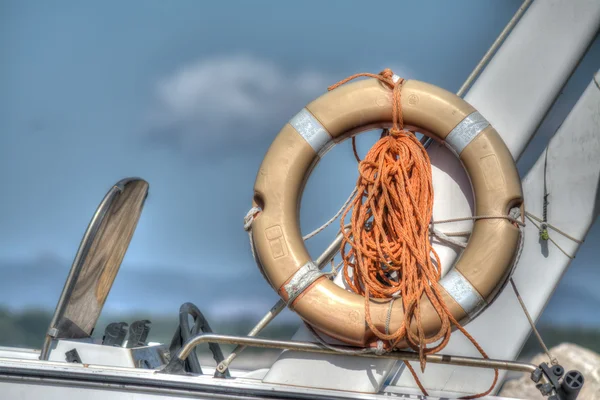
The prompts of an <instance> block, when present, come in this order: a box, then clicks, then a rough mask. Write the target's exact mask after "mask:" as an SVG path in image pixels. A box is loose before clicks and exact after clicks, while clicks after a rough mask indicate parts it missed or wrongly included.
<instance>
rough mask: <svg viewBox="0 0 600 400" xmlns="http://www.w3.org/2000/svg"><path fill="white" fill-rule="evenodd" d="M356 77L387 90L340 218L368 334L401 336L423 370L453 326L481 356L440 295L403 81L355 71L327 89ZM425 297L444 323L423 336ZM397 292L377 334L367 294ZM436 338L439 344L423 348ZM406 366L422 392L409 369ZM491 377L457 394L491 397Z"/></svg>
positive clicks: (428, 205)
mask: <svg viewBox="0 0 600 400" xmlns="http://www.w3.org/2000/svg"><path fill="white" fill-rule="evenodd" d="M361 76H366V77H371V78H376V79H378V80H380V81H381V82H382V83H383V84H385V85H386V86H388V87H389V88H390V89H391V90H392V95H393V109H392V128H391V129H390V130H389V132H386V133H387V134H386V133H384V134H383V135H382V137H381V138H380V139H379V140H378V141H377V142H376V143H375V145H373V147H372V148H371V149H370V150H369V152H368V153H367V155H366V157H365V158H364V160H362V161H361V160H360V159H359V157H358V153H357V151H356V146H355V143H354V142H353V150H354V154H355V157H356V159H357V161H359V165H358V171H359V178H358V181H357V183H356V187H357V195H356V197H355V198H354V200H353V201H352V202H351V203H350V204H349V205H348V207H347V208H346V209H345V210H344V214H343V216H342V218H341V228H342V229H341V231H342V232H343V234H344V239H343V242H342V248H341V254H342V259H343V262H344V279H345V281H346V282H347V284H348V285H349V286H350V288H351V289H352V290H353V291H354V292H356V293H358V294H361V295H363V296H364V298H365V318H366V322H367V324H368V326H369V328H370V329H371V331H372V332H373V333H374V334H375V335H376V336H377V337H378V338H379V339H380V340H385V341H388V342H389V344H388V347H387V348H388V349H389V350H391V349H393V348H394V347H395V346H396V345H398V343H400V342H401V341H402V340H406V343H407V344H408V346H409V347H411V348H412V349H413V350H415V351H418V352H419V358H420V361H421V363H420V364H421V371H424V369H425V356H426V355H427V354H432V353H436V352H438V351H440V350H442V349H443V348H444V347H445V346H446V345H447V344H448V341H449V340H450V334H451V332H452V325H455V326H456V327H457V328H458V329H459V330H460V331H461V332H462V333H463V334H464V335H465V336H466V337H467V338H468V339H469V340H470V341H471V343H473V345H474V346H475V347H476V348H477V350H478V351H479V352H480V353H481V355H482V356H483V357H484V358H488V357H487V354H486V353H485V352H484V351H483V349H482V348H481V346H479V344H478V343H477V341H476V340H475V339H474V338H473V337H472V336H471V335H470V334H469V333H468V332H467V331H466V330H465V329H464V328H463V327H462V326H461V325H460V324H459V322H458V321H457V320H456V319H455V318H454V317H453V316H452V313H451V311H450V310H449V309H448V307H447V306H446V304H444V301H443V298H442V293H443V291H442V289H441V288H440V285H439V283H438V281H439V280H440V278H441V266H440V259H439V257H438V255H437V253H436V252H435V250H434V249H433V247H432V245H431V243H430V240H429V222H430V221H431V217H432V213H433V185H432V180H431V162H430V160H429V156H428V154H427V151H426V150H425V148H424V147H423V145H422V144H421V143H420V142H419V140H418V139H417V138H416V137H415V135H414V134H413V133H412V132H409V131H406V130H404V122H403V119H402V104H401V87H402V84H403V83H404V80H403V79H399V80H398V81H397V82H393V80H392V76H393V73H392V71H391V70H389V69H386V70H384V71H382V72H381V73H380V74H378V75H375V74H369V73H363V74H356V75H353V76H351V77H349V78H346V79H344V80H342V81H340V82H338V83H337V84H335V85H333V86H331V87H330V88H329V90H333V89H335V88H337V87H338V86H340V85H343V84H344V83H346V82H349V81H351V80H353V79H355V78H358V77H361ZM350 212H351V216H350V222H351V225H352V228H351V230H350V231H349V232H346V230H345V229H344V223H345V220H346V217H347V215H348V214H349V213H350ZM347 246H348V247H349V249H346V247H347ZM350 270H352V276H351V275H350ZM423 295H425V296H427V298H428V299H429V300H430V302H431V304H432V305H433V308H434V309H435V311H436V313H437V314H438V316H439V318H440V320H441V322H442V323H441V327H440V329H439V331H438V332H437V333H435V334H434V335H433V336H429V337H426V336H425V331H424V329H423V326H422V321H421V318H422V316H421V299H422V297H423ZM395 297H400V299H401V301H402V305H403V308H404V320H403V321H402V324H401V325H400V327H399V328H398V329H397V330H396V331H395V332H392V333H389V332H381V331H380V330H379V329H378V328H377V327H376V326H375V324H374V323H373V321H372V319H371V313H370V307H369V303H370V301H369V299H370V298H378V299H390V300H392V299H393V298H395ZM411 322H415V323H416V333H415V332H414V331H413V330H412V329H410V326H411ZM386 328H387V327H386ZM386 330H387V329H386ZM440 339H441V341H440V343H439V344H437V345H432V347H428V345H430V344H432V343H434V342H437V341H438V340H440ZM407 364H408V363H407ZM407 366H408V367H409V370H410V371H411V373H412V374H413V376H414V377H415V379H416V380H417V383H418V385H419V387H420V388H421V390H422V391H423V393H424V394H425V395H427V392H426V391H425V389H424V388H423V387H422V385H421V383H420V382H419V380H418V378H417V376H416V373H415V372H414V370H413V369H412V367H410V366H409V365H407ZM497 380H498V371H497V370H496V371H495V376H494V382H493V383H492V386H491V387H490V389H489V390H487V391H486V392H485V393H481V394H478V395H473V396H467V397H463V398H465V399H474V398H478V397H482V396H485V395H487V394H489V393H490V392H491V391H492V389H493V387H494V386H495V385H496V382H497Z"/></svg>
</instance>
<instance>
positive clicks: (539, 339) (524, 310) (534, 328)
mask: <svg viewBox="0 0 600 400" xmlns="http://www.w3.org/2000/svg"><path fill="white" fill-rule="evenodd" d="M510 284H511V285H512V288H513V290H514V292H515V296H517V300H519V304H521V308H522V309H523V312H524V313H525V316H526V317H527V320H528V321H529V325H531V329H532V330H533V333H534V334H535V336H536V338H537V340H538V342H539V344H540V346H542V348H543V349H544V352H545V353H546V355H547V356H548V358H549V359H550V363H551V364H552V365H557V364H558V359H557V358H556V357H554V356H553V355H552V353H550V350H548V347H547V346H546V343H544V339H542V335H540V333H539V332H538V330H537V328H536V327H535V322H533V319H532V318H531V315H530V314H529V311H528V310H527V307H526V306H525V302H524V301H523V298H522V297H521V294H520V293H519V291H518V290H517V285H516V284H515V281H514V280H513V278H512V277H511V278H510Z"/></svg>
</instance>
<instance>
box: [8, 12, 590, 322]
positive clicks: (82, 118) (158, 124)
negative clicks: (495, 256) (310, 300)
mask: <svg viewBox="0 0 600 400" xmlns="http://www.w3.org/2000/svg"><path fill="white" fill-rule="evenodd" d="M519 5H520V1H513V0H510V1H509V0H506V1H503V2H498V1H493V0H485V1H477V2H473V1H466V0H463V1H455V2H452V3H451V2H445V1H441V0H439V1H422V2H408V1H405V2H398V1H383V2H378V5H377V7H374V6H372V5H371V6H369V5H368V3H366V2H357V1H341V0H340V1H327V2H321V1H302V2H276V1H252V2H247V1H220V2H207V1H206V2H204V1H192V0H190V1H182V0H179V1H171V2H165V1H151V0H146V1H142V0H138V1H127V2H118V1H114V0H110V1H103V2H91V1H74V0H73V1H67V0H61V1H54V2H46V1H41V0H39V1H32V0H29V1H3V2H1V3H0V60H2V61H1V62H0V87H1V88H2V90H1V91H0V184H1V185H2V187H3V188H4V189H3V191H2V196H1V206H2V207H0V269H2V270H3V271H4V272H2V273H3V274H4V276H5V280H6V281H8V277H12V280H11V281H10V282H11V283H10V284H8V283H6V284H5V285H3V286H4V288H3V290H2V291H0V302H1V303H4V304H7V305H12V306H15V307H18V306H22V305H38V306H45V307H52V306H53V305H54V302H55V301H56V299H57V298H58V295H59V293H60V290H61V289H62V282H63V281H64V278H65V277H66V274H67V271H68V268H69V266H70V262H71V261H72V258H73V256H74V255H75V252H76V250H77V247H78V245H79V241H80V239H81V235H82V234H83V232H84V230H85V228H86V226H87V223H88V222H89V219H90V217H91V216H92V214H93V212H94V210H95V208H96V206H97V205H98V203H99V202H100V200H101V198H102V197H103V195H104V194H105V192H106V191H107V190H108V188H109V187H110V186H111V185H112V184H113V183H114V182H116V181H118V180H119V179H121V178H123V177H126V176H140V177H143V178H144V179H146V180H147V181H148V182H149V183H150V196H149V198H148V200H147V202H146V206H145V209H144V213H143V215H142V218H141V220H140V223H139V225H138V229H137V231H136V234H135V236H134V239H133V241H132V243H131V246H130V248H129V251H128V253H127V256H126V258H125V261H124V264H123V268H122V270H121V274H120V275H119V277H117V282H116V283H115V286H114V289H113V293H112V294H111V296H110V297H109V301H108V303H107V308H108V309H110V310H128V309H130V308H141V307H143V305H144V302H147V303H146V304H152V306H153V307H156V309H159V310H160V311H161V312H162V311H164V312H170V311H171V310H172V312H175V310H176V309H177V307H178V304H179V303H181V302H184V301H192V302H196V303H198V304H199V305H200V306H203V305H205V304H203V303H206V302H208V301H210V299H212V298H214V296H216V295H222V293H223V291H224V290H226V287H227V284H228V281H235V284H234V285H233V286H234V287H236V290H235V293H233V294H232V296H230V297H231V299H232V300H231V302H230V303H227V304H226V305H225V306H223V308H224V309H227V310H231V312H234V311H235V310H236V309H239V304H240V303H239V299H240V298H241V296H246V298H248V301H247V302H246V303H245V304H246V307H247V308H252V309H253V310H258V312H261V311H262V310H261V307H265V308H268V306H269V303H271V302H272V301H274V300H276V298H277V297H276V295H275V293H273V292H272V290H271V289H270V288H269V287H268V286H267V285H266V284H265V283H264V282H263V281H262V277H261V276H260V273H259V272H258V271H257V269H256V267H255V266H254V264H253V262H252V258H251V255H250V252H249V247H248V244H247V236H246V234H245V232H244V231H243V230H242V217H243V216H244V214H245V213H246V211H247V209H248V207H249V204H250V200H251V195H252V186H253V182H254V178H255V175H256V171H257V169H258V166H259V164H260V161H261V159H262V157H263V155H264V153H265V151H266V149H267V147H268V146H269V144H270V142H271V141H272V139H273V137H274V135H275V134H276V133H277V132H278V131H279V129H280V128H281V127H282V126H283V124H284V123H285V122H286V121H287V120H288V119H289V118H290V116H292V115H293V114H294V113H295V112H296V111H297V110H298V109H300V108H301V107H302V106H303V105H304V104H305V103H307V102H308V101H309V100H310V99H312V98H314V97H316V96H318V95H319V94H321V93H322V92H324V91H325V89H326V86H327V85H329V84H331V83H334V82H336V81H337V80H340V79H342V78H344V77H346V76H348V75H350V74H353V73H356V72H362V71H370V72H378V71H380V70H381V69H383V68H384V67H391V68H393V69H394V70H395V71H396V72H397V73H398V74H400V75H402V76H404V77H408V78H416V79H420V80H424V81H429V82H431V83H434V84H436V85H439V86H442V87H444V88H446V89H448V90H451V91H456V90H457V89H458V88H459V87H460V85H461V83H462V82H463V81H464V79H465V78H466V77H467V76H468V74H469V73H470V71H471V70H472V68H473V67H474V65H475V64H476V63H477V62H478V60H479V59H480V58H481V56H482V55H483V54H484V53H485V51H486V50H487V48H488V47H489V45H490V44H491V43H492V42H493V40H494V39H495V37H496V36H497V35H498V33H499V32H500V31H501V29H502V28H503V27H504V25H505V24H506V23H507V22H508V20H509V19H510V17H511V16H512V14H513V13H514V12H515V11H516V9H517V8H518V7H519ZM392 20H393V21H394V22H393V23H392V22H391V21H392ZM599 59H600V45H598V44H596V45H594V46H593V47H592V49H591V50H590V54H589V55H588V57H587V58H586V61H584V62H583V63H582V65H581V66H580V68H579V71H578V73H577V74H576V75H575V76H574V77H573V79H572V80H571V81H572V82H571V83H570V84H569V86H568V88H567V89H568V90H566V91H565V94H564V96H563V97H562V98H561V100H560V102H559V103H558V104H557V106H556V112H555V113H554V114H552V117H551V118H549V119H548V121H546V123H545V124H544V125H543V126H542V127H541V128H540V133H539V135H538V138H536V139H535V140H534V141H533V142H532V145H531V146H530V149H528V154H527V155H526V156H524V157H523V158H522V160H521V162H520V167H521V170H522V172H525V171H526V170H527V168H528V167H529V166H530V165H531V163H532V162H533V161H534V160H535V158H536V157H537V155H538V154H539V152H540V151H541V149H542V148H543V147H544V145H545V141H547V140H548V138H549V137H550V135H551V134H552V132H553V130H554V129H555V128H556V127H557V126H558V124H560V121H561V120H562V117H564V113H565V112H566V110H568V109H569V108H570V105H572V104H573V103H574V101H576V99H577V98H578V96H579V94H580V93H581V91H582V90H583V88H584V87H585V85H587V83H588V82H589V80H590V78H591V74H592V73H593V72H594V71H595V70H596V69H597V66H598V61H599ZM561 116H562V117H561ZM368 143H369V141H368V140H367V141H363V142H362V147H361V148H363V150H365V151H366V149H367V147H368ZM355 177H356V165H355V162H354V160H353V157H352V155H351V152H350V151H349V145H348V144H345V145H343V146H338V147H337V148H336V149H334V151H332V152H331V153H329V154H328V156H327V157H326V158H325V159H324V161H323V162H322V163H321V164H320V165H319V166H318V168H317V170H316V172H315V174H314V175H313V177H312V178H311V180H310V182H309V184H308V187H307V190H306V192H305V197H304V199H303V203H302V206H303V209H304V210H309V211H305V212H304V213H303V215H302V227H303V230H304V231H305V232H308V231H309V230H312V229H313V228H315V227H317V226H319V225H320V223H321V222H322V221H324V220H326V219H327V218H328V217H329V216H330V215H331V214H332V213H333V212H334V211H335V210H336V209H337V208H338V207H339V206H340V204H341V203H342V202H343V200H344V199H345V198H346V196H347V193H349V191H350V190H351V188H352V185H353V184H354V182H355ZM333 234H334V232H333V230H328V231H326V233H325V234H324V237H323V238H321V239H315V240H314V242H312V243H310V249H312V250H313V251H314V252H316V251H318V249H319V248H322V247H323V246H324V245H325V243H326V242H327V239H330V238H331V237H332V235H333ZM599 237H600V234H599V232H598V228H596V229H595V230H594V232H593V233H592V235H591V236H590V237H589V239H588V244H586V245H584V247H583V248H582V250H581V251H580V253H579V255H578V258H577V260H576V261H575V262H574V263H573V265H572V268H571V270H570V271H569V273H568V274H567V276H566V278H565V281H564V282H563V284H561V288H559V292H558V294H557V296H559V295H560V290H567V291H569V293H579V292H581V290H579V289H580V288H578V287H577V286H575V287H573V285H574V283H573V282H576V281H580V278H581V277H582V276H589V274H594V273H595V272H594V271H593V270H592V269H591V268H590V266H591V262H592V260H595V259H597V257H598V255H599V254H598V250H597V249H593V248H592V246H590V245H589V242H590V241H591V242H593V241H596V242H597V241H598V238H599ZM586 274H588V275H586ZM594 276H595V277H598V275H594ZM571 277H573V278H571ZM32 279H35V280H36V282H37V283H36V284H35V286H34V287H35V288H36V289H33V290H35V291H36V293H37V294H38V295H37V296H31V295H30V293H31V292H30V290H32V289H31V286H30V285H31V280H32ZM141 281H143V282H144V285H146V287H148V288H152V289H149V290H148V291H147V292H144V291H143V290H140V289H139V286H140V282H141ZM584 281H585V279H584ZM587 281H589V279H587ZM178 282H179V283H182V282H185V284H184V285H183V286H185V288H184V289H182V290H181V291H179V292H174V291H175V289H176V287H175V286H177V284H178ZM169 285H172V286H173V287H169ZM569 285H571V286H569ZM565 288H566V289H565ZM569 288H571V289H569ZM132 290H133V291H135V290H138V292H139V293H138V292H135V293H138V294H137V295H136V296H135V300H132V299H131V296H130V295H129V294H130V293H132ZM160 290H164V292H161V293H164V294H161V296H158V297H160V301H158V300H157V296H156V291H160ZM148 292H152V293H154V294H153V295H152V296H151V295H149V294H148ZM564 296H567V297H568V296H569V295H568V294H565V295H564ZM590 296H594V294H593V293H592V294H591V295H590ZM596 296H597V295H596ZM588 300H589V299H588ZM577 301H581V302H586V301H587V300H585V298H584V299H580V300H577ZM553 304H554V300H553V301H552V302H551V304H550V307H557V308H556V309H557V310H558V309H560V307H561V304H564V303H563V302H560V303H559V302H557V303H556V305H553ZM595 304H596V306H597V305H599V304H600V298H598V297H596V299H595ZM208 306H209V307H210V305H208ZM227 307H228V308H227ZM594 322H596V323H597V324H600V321H594Z"/></svg>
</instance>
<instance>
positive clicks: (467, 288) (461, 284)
mask: <svg viewBox="0 0 600 400" xmlns="http://www.w3.org/2000/svg"><path fill="white" fill-rule="evenodd" d="M440 285H442V287H443V288H444V289H446V292H448V294H449V295H450V296H451V297H452V298H453V299H454V300H455V301H456V302H457V303H458V305H460V306H461V307H462V309H463V310H465V313H466V314H467V315H468V316H469V318H470V319H473V318H475V316H476V315H477V314H479V312H480V311H481V310H483V309H484V308H485V306H487V303H486V301H485V299H484V298H483V297H481V295H480V294H479V292H478V291H477V289H475V288H474V287H473V285H471V282H469V281H468V280H467V278H465V277H464V275H463V274H461V273H460V272H459V271H457V270H456V269H452V270H450V272H448V274H446V276H444V277H443V278H442V279H441V280H440Z"/></svg>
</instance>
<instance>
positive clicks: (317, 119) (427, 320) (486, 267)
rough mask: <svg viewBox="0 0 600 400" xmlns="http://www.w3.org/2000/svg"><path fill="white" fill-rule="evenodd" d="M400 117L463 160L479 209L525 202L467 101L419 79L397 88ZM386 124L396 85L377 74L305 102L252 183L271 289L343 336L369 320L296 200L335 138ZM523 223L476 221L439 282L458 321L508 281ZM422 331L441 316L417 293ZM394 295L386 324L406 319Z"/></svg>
mask: <svg viewBox="0 0 600 400" xmlns="http://www.w3.org/2000/svg"><path fill="white" fill-rule="evenodd" d="M401 95H402V96H401V99H402V111H403V116H404V123H405V124H406V125H407V126H412V127H416V129H417V130H418V131H419V132H423V133H425V134H427V135H428V136H430V137H432V138H434V139H436V140H438V141H441V142H443V143H445V144H446V145H447V146H448V147H449V148H450V149H451V150H452V151H453V152H454V153H455V154H456V155H457V156H458V157H459V158H460V160H461V162H462V163H463V165H464V167H465V169H466V171H467V174H468V176H469V178H470V179H471V183H472V186H473V192H474V197H475V214H476V215H508V214H509V210H510V209H511V208H513V207H520V206H522V203H523V193H522V188H521V180H520V178H519V174H518V172H517V168H516V166H515V162H514V160H513V157H512V155H511V154H510V152H509V150H508V149H507V147H506V145H505V144H504V142H503V141H502V139H501V138H500V135H499V134H498V133H497V132H496V130H495V129H494V128H493V127H492V126H491V125H490V124H489V123H488V121H486V120H485V118H483V117H482V116H481V114H479V113H478V112H477V111H476V110H475V109H474V108H473V107H472V106H471V105H469V104H468V103H467V102H465V101H464V100H462V99H461V98H459V97H458V96H456V95H454V94H452V93H450V92H448V91H446V90H443V89H441V88H439V87H436V86H433V85H430V84H427V83H424V82H419V81H415V80H409V81H406V82H405V83H404V84H403V85H402V88H401ZM391 121H392V91H391V90H390V89H389V87H387V86H385V85H384V84H382V83H381V82H380V81H379V80H377V79H373V78H370V79H365V80H361V81H356V82H352V83H348V84H346V85H342V86H340V87H338V88H336V89H334V90H332V91H330V92H328V93H326V94H324V95H322V96H321V97H319V98H317V99H316V100H314V101H313V102H311V103H310V104H308V105H307V106H306V107H305V108H304V109H302V111H300V112H299V113H298V114H297V115H296V116H294V117H293V118H292V119H291V120H290V122H289V123H288V124H286V125H285V126H284V127H283V129H282V130H281V131H280V133H279V134H278V136H277V137H276V138H275V140H274V142H273V143H272V145H271V147H270V148H269V150H268V152H267V154H266V156H265V158H264V160H263V163H262V165H261V166H260V170H259V172H258V175H257V178H256V182H255V185H254V192H255V194H254V201H253V202H254V205H255V206H256V207H260V208H261V209H262V212H261V213H260V214H259V215H258V216H257V217H256V219H255V220H254V222H253V225H252V239H253V242H254V247H255V252H256V256H257V259H258V262H259V264H260V265H261V267H262V269H263V272H264V274H265V276H266V277H267V279H268V280H269V282H270V284H271V286H272V287H273V288H274V289H275V290H276V291H277V292H278V293H279V295H280V296H281V297H282V298H283V299H284V300H286V301H287V302H288V305H289V306H290V307H291V308H293V309H294V311H295V312H296V313H298V314H299V315H300V317H301V318H302V319H303V320H305V321H306V322H308V323H309V324H310V325H311V326H313V327H315V328H316V329H318V330H319V331H321V332H323V333H325V334H327V335H329V336H332V337H334V338H336V339H339V340H341V341H343V342H346V343H349V344H352V345H358V346H369V345H371V344H372V343H373V342H374V340H376V338H375V337H374V335H373V333H372V332H371V331H370V329H368V327H367V326H366V324H365V312H364V298H363V297H361V296H360V295H358V294H355V293H352V292H349V291H347V290H344V289H343V288H341V287H339V286H337V285H336V284H334V283H333V282H332V281H330V280H329V279H326V278H325V277H324V276H323V274H321V273H320V272H319V270H318V269H317V267H316V266H315V264H314V263H313V262H312V258H311V256H310V255H309V253H308V251H307V249H306V247H305V245H304V241H303V240H302V234H301V232H300V225H299V208H300V198H301V195H302V192H303V190H304V186H305V183H306V181H307V179H308V177H309V175H310V172H311V170H312V168H313V167H314V166H315V165H316V163H317V162H318V161H319V160H320V157H321V156H322V155H323V154H324V152H325V151H327V150H328V149H329V148H331V146H333V145H334V144H335V143H338V142H340V141H342V140H344V139H346V138H348V137H350V136H352V135H355V134H357V133H359V132H362V131H365V130H369V129H373V128H383V127H387V126H389V125H390V124H391ZM519 235H520V232H519V228H518V227H516V226H515V225H514V224H513V223H511V222H510V221H508V220H506V219H479V220H476V221H475V222H474V226H473V231H472V234H471V237H470V240H469V242H468V245H467V247H466V249H465V250H464V251H463V253H462V255H461V256H460V258H459V259H458V261H457V262H456V264H455V265H454V268H453V269H452V270H451V271H450V272H449V273H448V274H446V276H444V277H443V278H442V280H441V281H440V284H441V286H442V287H443V288H444V293H443V297H444V301H445V302H446V304H447V306H448V308H449V309H450V311H451V312H452V315H453V316H454V318H455V319H456V320H457V321H461V322H464V321H468V320H469V319H472V318H474V317H475V316H476V315H477V314H478V313H479V312H480V311H481V310H482V309H483V308H485V307H486V306H487V305H488V304H489V302H491V301H492V300H493V299H494V297H495V296H496V295H497V294H498V292H499V291H500V289H501V288H502V286H503V285H504V283H505V282H506V280H507V278H508V276H509V274H510V271H511V266H512V264H513V261H514V258H515V255H516V253H517V251H518V247H519ZM370 303H371V304H370V310H371V317H372V320H373V322H374V323H375V325H376V327H377V328H378V329H380V330H382V331H383V330H384V328H385V324H386V318H387V314H388V308H389V303H388V302H381V301H377V300H371V302H370ZM421 310H422V322H423V328H424V330H425V334H426V336H430V335H432V334H434V333H435V332H437V331H438V330H439V328H440V318H439V317H438V315H437V314H436V313H435V312H434V309H433V307H432V305H431V304H430V303H429V300H428V299H427V298H426V297H423V298H422V299H421ZM402 315H403V309H402V304H401V302H395V303H394V304H393V309H392V314H391V316H392V318H391V322H390V325H389V327H388V328H389V331H390V332H393V331H395V330H396V329H398V327H399V326H400V324H401V323H402V320H403V318H402Z"/></svg>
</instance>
